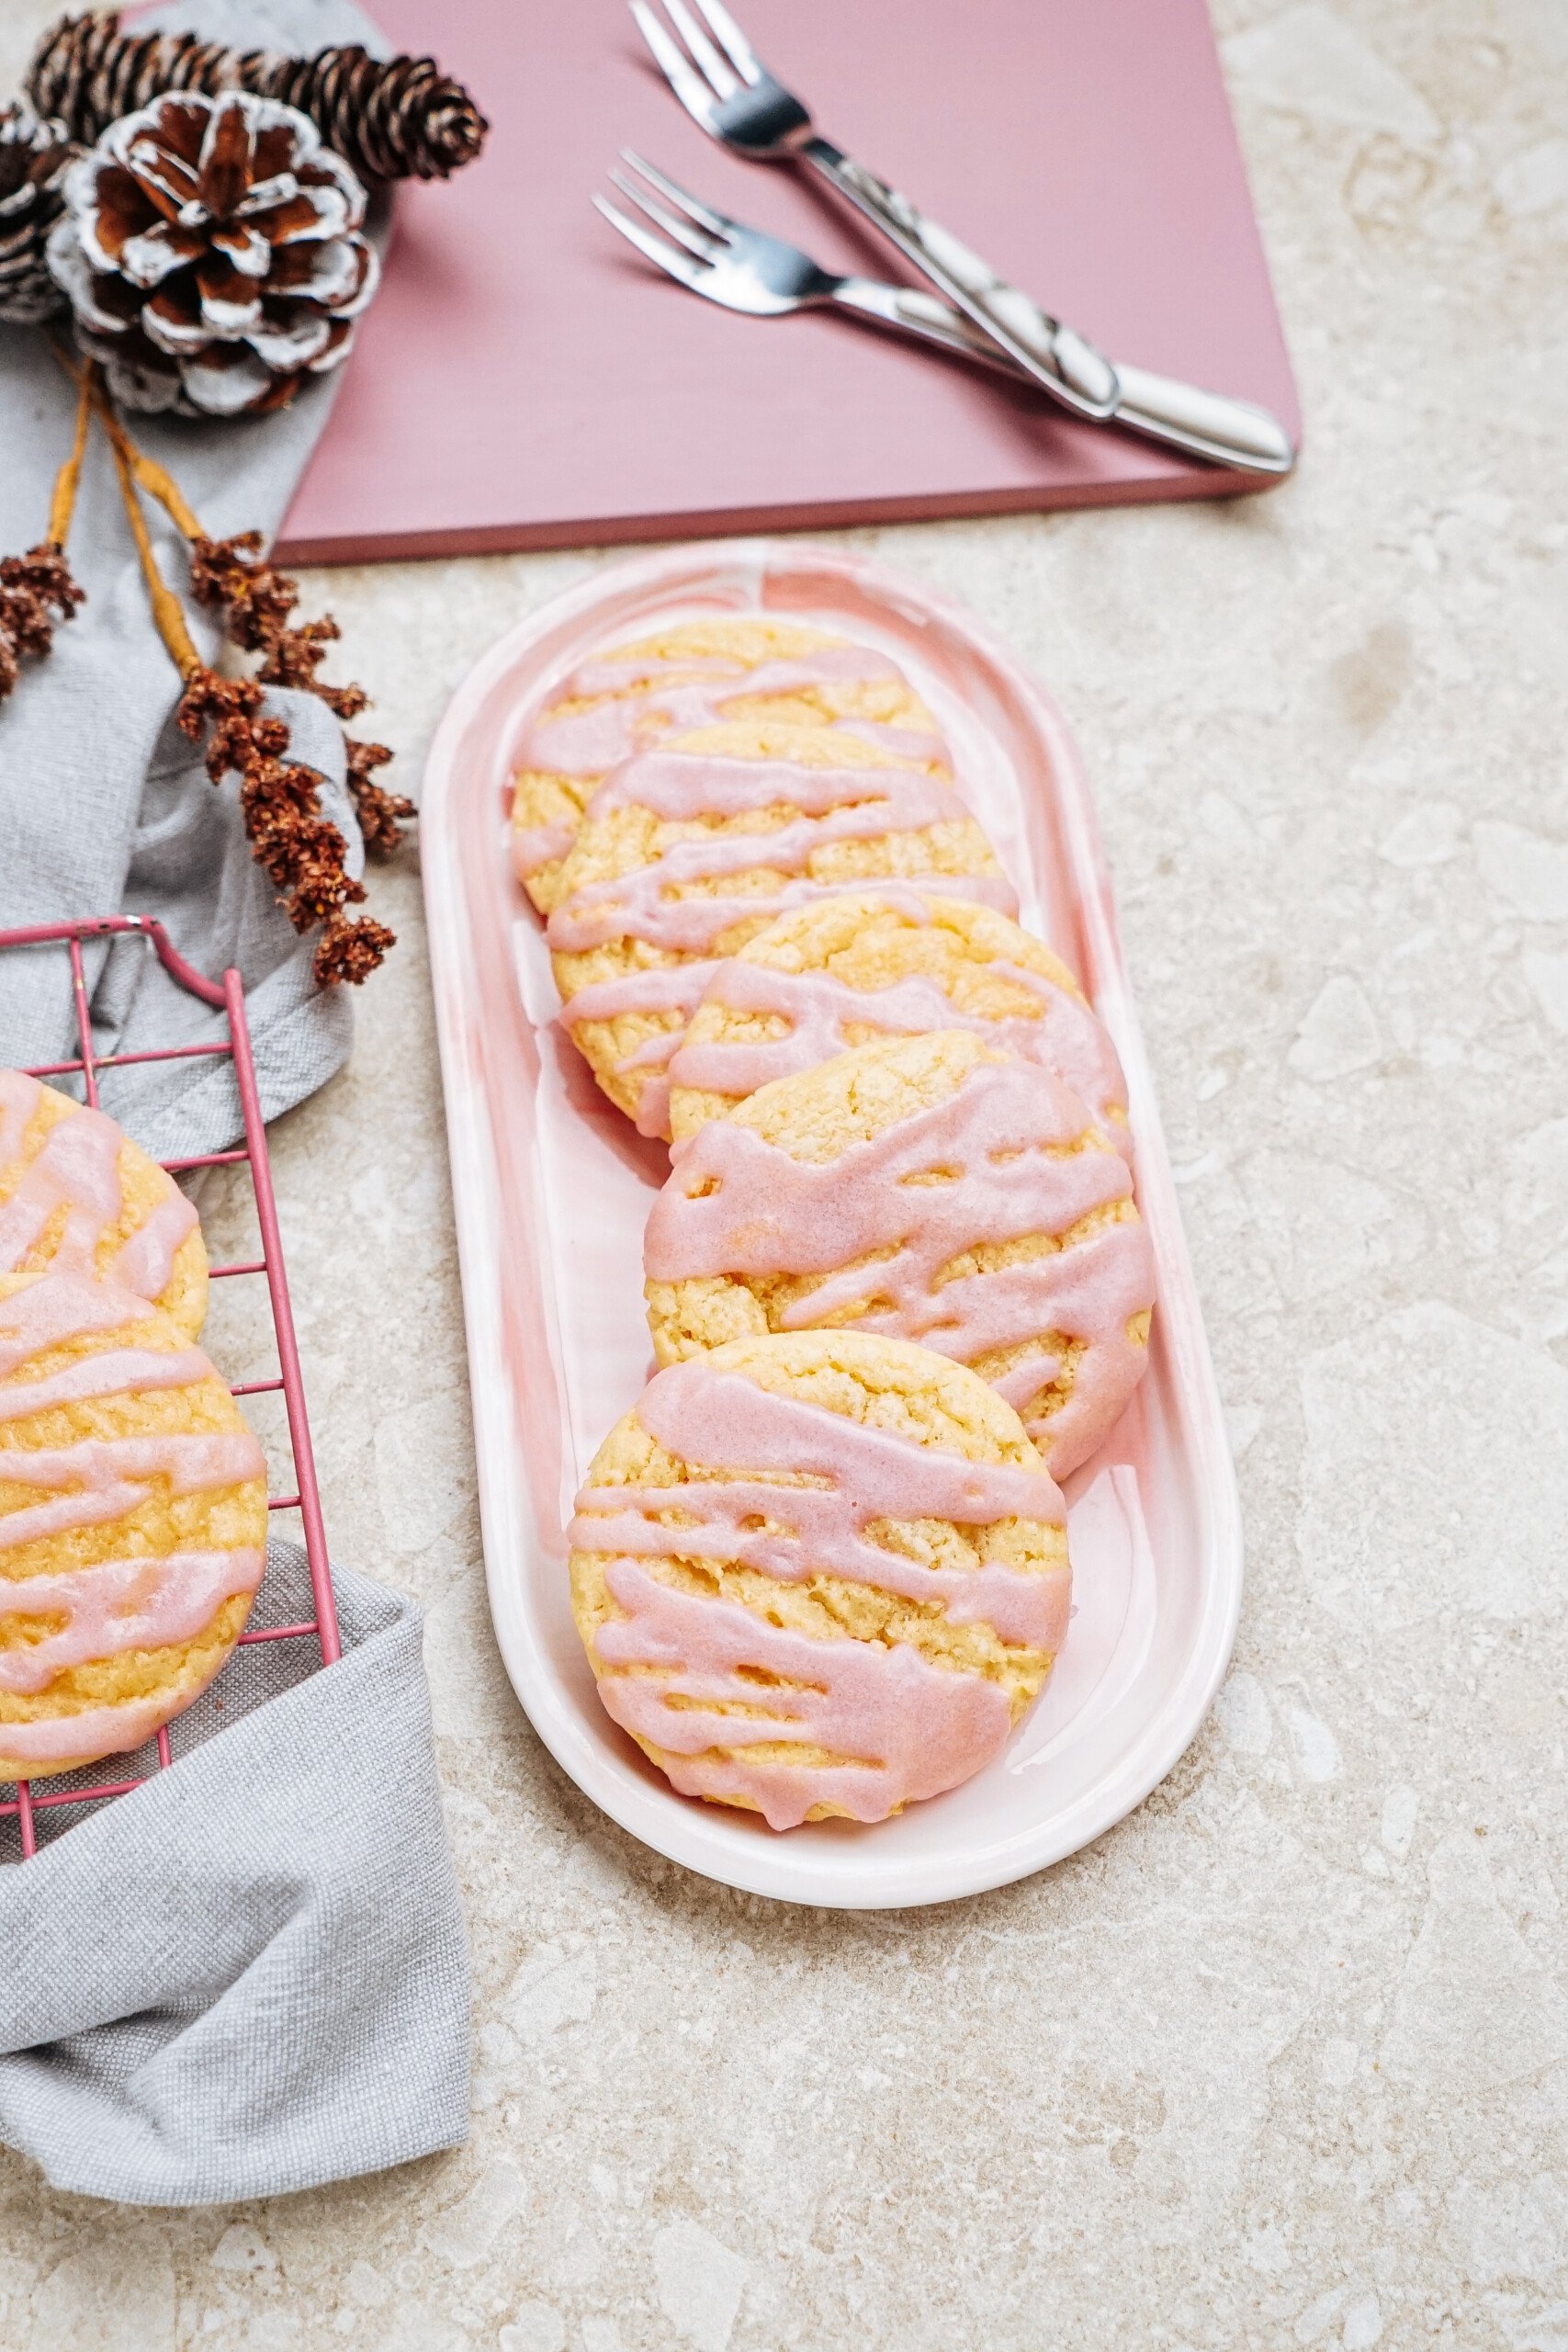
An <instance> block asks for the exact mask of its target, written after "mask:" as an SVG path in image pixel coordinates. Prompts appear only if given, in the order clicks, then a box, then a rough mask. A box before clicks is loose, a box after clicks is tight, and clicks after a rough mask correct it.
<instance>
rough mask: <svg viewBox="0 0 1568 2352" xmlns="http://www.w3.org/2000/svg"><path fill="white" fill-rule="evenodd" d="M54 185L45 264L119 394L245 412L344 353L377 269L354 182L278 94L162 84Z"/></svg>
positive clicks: (287, 392) (284, 393)
mask: <svg viewBox="0 0 1568 2352" xmlns="http://www.w3.org/2000/svg"><path fill="white" fill-rule="evenodd" d="M64 194H65V203H66V211H65V214H64V217H63V218H62V220H60V221H59V222H58V223H57V225H56V227H55V229H54V231H53V233H52V234H51V237H50V240H49V266H50V268H51V270H52V271H53V273H54V276H55V277H56V278H57V279H58V281H59V283H60V284H61V286H62V287H63V288H64V289H65V292H66V295H67V296H68V298H69V300H70V302H71V307H72V309H73V311H74V312H75V315H76V333H77V338H78V340H79V341H80V343H81V344H82V345H83V348H84V349H85V350H86V351H88V352H89V353H91V355H92V356H93V357H95V358H96V359H99V360H101V361H102V363H103V366H104V369H105V372H106V375H107V380H108V389H109V391H110V393H111V395H112V396H113V398H114V399H115V400H116V401H118V402H119V403H120V404H121V405H122V406H124V407H126V408H130V409H154V410H155V409H174V410H177V411H178V412H180V413H182V414H184V415H188V416H239V415H254V414H257V413H260V412H262V411H265V410H268V409H275V408H282V407H283V406H284V405H285V404H286V403H287V402H288V401H290V400H292V398H293V397H294V394H295V393H296V392H297V391H298V390H299V386H300V385H301V384H302V383H303V382H304V380H305V379H306V378H307V376H311V375H321V374H322V373H323V372H324V371H325V370H326V369H328V368H335V367H337V366H338V365H339V364H340V362H341V361H343V360H344V359H345V358H346V357H347V356H348V352H349V347H350V345H351V344H352V342H353V339H354V321H355V319H356V318H357V317H358V315H359V313H360V311H363V310H364V308H365V306H366V304H367V302H368V301H369V300H370V298H371V296H372V295H373V294H374V292H375V290H376V285H377V280H378V276H379V266H378V261H377V257H376V254H375V251H374V249H373V248H372V247H371V246H370V245H369V244H368V243H367V241H366V239H365V238H364V237H362V236H361V235H360V234H359V224H360V222H361V221H362V220H364V218H365V190H364V188H363V187H361V186H360V183H359V181H358V180H357V179H356V178H355V175H354V173H353V172H352V171H351V170H350V169H349V167H348V165H347V164H345V163H344V161H343V160H342V158H341V157H340V156H337V155H334V154H333V153H330V152H329V151H328V150H327V149H326V148H325V147H323V146H322V144H321V135H320V133H319V132H318V131H317V130H316V127H315V125H314V123H312V122H310V121H309V120H308V119H307V118H306V117H305V116H304V115H302V114H299V113H298V112H297V111H296V110H295V109H294V108H293V107H285V106H280V105H278V104H277V103H276V100H273V99H270V98H258V97H253V96H251V95H250V93H249V92H248V91H240V90H235V91H231V92H229V93H227V94H226V95H225V96H221V97H219V98H209V97H206V96H202V95H200V94H199V93H197V92H195V91H187V92H181V93H171V94H170V95H169V96H166V97H162V98H158V99H156V100H154V102H153V104H152V106H150V107H144V108H143V109H142V110H141V112H140V113H137V114H130V115H126V116H125V117H123V118H122V119H121V120H119V121H118V122H116V123H113V124H111V125H110V127H109V129H108V130H106V131H105V133H104V135H103V137H102V138H101V139H100V140H99V141H98V143H97V145H96V147H95V148H94V149H93V151H92V153H90V154H87V155H84V156H83V157H82V158H81V160H80V161H79V162H77V163H75V164H73V165H72V166H71V168H70V170H69V171H68V172H67V174H66V175H65V183H64Z"/></svg>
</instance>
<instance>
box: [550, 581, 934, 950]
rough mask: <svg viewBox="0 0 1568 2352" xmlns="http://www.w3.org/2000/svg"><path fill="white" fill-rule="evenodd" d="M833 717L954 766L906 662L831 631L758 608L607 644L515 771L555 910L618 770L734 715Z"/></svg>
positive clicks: (572, 680) (815, 721)
mask: <svg viewBox="0 0 1568 2352" xmlns="http://www.w3.org/2000/svg"><path fill="white" fill-rule="evenodd" d="M731 718H733V719H766V720H768V721H770V722H773V723H782V724H784V725H788V726H796V727H828V728H833V729H843V730H845V731H846V732H850V733H859V734H862V735H863V736H864V737H865V738H866V739H867V740H869V741H875V742H880V743H883V744H884V745H885V746H886V748H887V749H889V750H890V751H893V752H896V753H897V755H898V756H899V757H901V758H912V759H916V760H918V761H920V762H922V763H927V764H929V765H931V766H932V767H934V768H939V769H943V770H945V768H946V765H947V753H946V750H945V747H944V746H943V744H942V739H941V737H940V735H939V734H938V732H937V729H936V722H935V720H934V719H933V718H931V713H930V712H929V711H928V710H927V708H926V707H925V705H924V704H923V703H922V702H921V701H920V698H919V695H917V694H916V693H915V691H914V688H913V687H912V686H911V685H910V684H909V683H908V679H907V678H906V677H905V676H904V674H903V673H902V671H901V670H900V669H899V668H898V666H897V663H896V662H891V661H889V660H888V658H887V656H886V654H885V653H877V652H875V651H874V650H873V649H872V648H871V647H869V646H864V645H852V644H851V643H850V642H849V641H848V640H847V639H844V638H841V637H835V636H833V635H831V634H829V631H827V630H825V629H819V628H803V627H801V626H800V625H799V624H798V623H796V622H794V621H782V620H773V619H768V618H764V617H762V616H750V617H748V618H736V619H726V618H723V617H722V616H713V617H711V618H709V619H705V620H694V621H681V622H677V623H675V624H674V625H673V626H671V627H670V628H662V629H655V630H653V631H651V632H650V633H649V635H648V636H646V637H641V638H638V639H637V640H636V641H635V642H634V643H632V644H629V645H615V646H612V647H610V648H608V649H607V650H605V651H604V652H602V653H597V654H595V655H593V656H592V659H591V660H589V661H587V662H583V663H582V665H581V667H580V668H579V669H577V670H575V671H574V672H573V673H572V674H571V676H570V677H569V678H568V679H566V680H565V681H564V683H563V684H561V686H560V687H559V688H558V691H557V693H556V695H555V698H554V700H553V701H551V702H550V703H549V704H548V705H547V707H546V708H545V709H544V710H543V711H542V712H541V713H540V714H539V716H538V717H537V718H536V719H535V720H534V721H533V723H532V725H531V726H530V727H529V729H528V730H527V733H526V734H525V737H524V739H523V741H522V744H521V745H520V747H519V752H518V766H517V769H516V772H515V774H514V775H513V796H512V854H513V864H514V865H515V867H516V870H517V875H518V878H519V879H520V880H521V882H522V884H523V886H524V888H525V890H526V891H527V893H528V895H529V897H530V898H531V899H533V901H534V904H535V905H536V907H537V908H538V909H539V911H540V912H541V914H548V912H549V910H550V909H551V908H552V907H553V906H554V904H555V902H556V899H557V897H558V889H559V882H560V870H561V864H562V861H563V860H564V858H565V856H566V854H567V852H568V851H569V850H570V847H571V845H572V843H573V842H574V841H575V840H576V839H577V834H578V829H579V827H580V826H581V822H582V812H583V810H584V809H585V808H586V807H587V805H588V802H589V800H590V799H591V797H592V794H593V792H594V790H595V789H596V787H597V786H599V785H600V784H601V783H602V782H603V781H604V777H605V776H606V775H608V773H609V771H610V770H611V769H612V768H614V767H618V766H619V765H620V763H621V762H622V761H623V760H625V759H627V758H629V757H630V755H631V754H632V752H636V751H639V750H644V749H646V748H648V747H649V745H650V744H654V743H657V742H658V741H659V740H660V737H665V736H669V735H671V734H680V733H682V732H689V731H690V729H693V728H694V727H706V726H711V725H713V724H714V723H716V721H720V720H724V719H731Z"/></svg>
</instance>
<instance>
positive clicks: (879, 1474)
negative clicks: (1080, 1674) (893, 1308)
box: [570, 1331, 1068, 1829]
mask: <svg viewBox="0 0 1568 2352" xmlns="http://www.w3.org/2000/svg"><path fill="white" fill-rule="evenodd" d="M1064 1517H1065V1514H1064V1507H1063V1502H1062V1498H1061V1494H1060V1492H1059V1490H1058V1489H1057V1487H1056V1485H1055V1481H1054V1480H1053V1479H1052V1478H1051V1477H1050V1476H1048V1475H1047V1474H1046V1473H1045V1472H1044V1471H1043V1469H1042V1467H1041V1464H1040V1460H1039V1457H1038V1455H1037V1454H1036V1453H1034V1450H1033V1448H1032V1446H1031V1445H1030V1443H1029V1442H1028V1440H1027V1438H1026V1437H1025V1435H1024V1432H1023V1428H1022V1425H1021V1422H1020V1421H1019V1419H1018V1416H1017V1415H1016V1414H1015V1413H1014V1412H1013V1411H1012V1410H1011V1408H1010V1407H1009V1406H1007V1405H1005V1404H1004V1403H1003V1402H1002V1400H1001V1398H1000V1397H998V1396H997V1395H996V1394H995V1392H994V1391H993V1390H991V1389H988V1388H987V1386H986V1385H985V1384H984V1383H983V1382H981V1381H979V1380H976V1378H975V1376H974V1374H972V1373H968V1372H965V1371H964V1369H963V1367H962V1366H961V1365H958V1364H954V1363H949V1362H948V1361H947V1360H946V1359H945V1358H944V1357H942V1356H937V1355H932V1354H931V1352H930V1351H929V1350H928V1349H925V1348H917V1347H911V1346H909V1345H908V1344H907V1343H906V1342H905V1341H903V1340H877V1339H868V1338H866V1337H865V1336H863V1334H861V1333H857V1332H849V1331H834V1332H825V1331H814V1332H801V1333H796V1334H795V1335H793V1336H791V1337H789V1338H784V1339H762V1340H739V1341H738V1342H737V1343H736V1344H735V1345H734V1346H733V1347H728V1348H723V1349H720V1350H719V1351H717V1352H716V1354H713V1355H710V1356H706V1357H705V1358H703V1359H701V1360H700V1361H697V1362H694V1363H681V1364H676V1365H673V1366H672V1367H671V1369H670V1370H668V1371H665V1372H660V1373H659V1374H656V1376H655V1377H654V1379H653V1380H652V1381H651V1382H650V1383H649V1385H648V1387H647V1388H646V1389H645V1390H644V1391H643V1394H642V1397H641V1398H640V1399H639V1401H638V1403H637V1407H636V1408H635V1409H634V1410H633V1411H632V1412H630V1413H628V1414H627V1416H626V1419H625V1420H623V1421H622V1422H620V1423H619V1425H618V1426H617V1427H616V1428H615V1429H614V1430H612V1431H611V1432H610V1435H609V1436H608V1437H607V1438H606V1439H605V1441H604V1444H603V1445H602V1446H601V1447H600V1449H599V1451H598V1453H597V1454H596V1455H595V1456H594V1459H593V1462H592V1466H591V1467H590V1470H589V1473H588V1483H587V1485H586V1486H585V1487H583V1489H582V1492H581V1494H580V1495H579V1496H578V1498H577V1513H576V1516H575V1518H574V1519H573V1521H572V1522H571V1526H570V1543H571V1547H572V1549H571V1598H572V1613H573V1615H574V1616H575V1618H576V1620H577V1628H578V1631H579V1633H580V1634H581V1636H582V1639H583V1642H584V1644H585V1645H586V1646H587V1650H588V1657H589V1663H590V1664H591V1665H592V1668H593V1673H594V1676H595V1678H596V1679H597V1682H598V1687H599V1696H600V1698H601V1699H602V1700H603V1701H604V1705H605V1707H606V1709H607V1710H608V1712H609V1713H610V1714H611V1715H612V1716H613V1717H614V1718H615V1722H616V1723H618V1724H620V1725H621V1727H622V1729H623V1730H625V1731H627V1732H629V1733H630V1734H631V1736H632V1737H633V1738H634V1739H635V1740H636V1741H637V1745H638V1747H641V1748H642V1749H643V1751H644V1753H645V1754H646V1755H648V1756H649V1758H651V1759H652V1761H653V1762H654V1763H655V1764H657V1765H658V1767H659V1769H660V1771H661V1772H663V1773H665V1774H666V1775H667V1776H668V1777H669V1779H670V1780H671V1781H672V1782H673V1783H674V1785H675V1787H676V1788H677V1789H679V1790H681V1791H682V1792H683V1793H684V1794H686V1795H688V1796H700V1797H706V1798H708V1799H709V1800H710V1801H711V1802H713V1803H715V1804H733V1805H740V1806H743V1807H746V1808H749V1809H750V1810H752V1811H755V1812H758V1813H761V1815H764V1817H765V1818H766V1820H767V1822H768V1824H769V1826H771V1827H772V1828H774V1829H792V1828H794V1827H795V1826H797V1825H798V1824H799V1823H801V1822H803V1821H820V1820H822V1819H824V1818H825V1817H826V1816H827V1815H831V1814H840V1815H845V1816H847V1817H848V1818H849V1819H851V1820H852V1821H884V1820H886V1818H887V1816H888V1815H889V1814H893V1813H897V1812H898V1811H899V1809H900V1807H902V1806H903V1805H906V1804H909V1803H910V1802H911V1801H913V1800H914V1799H916V1798H919V1797H931V1796H936V1795H938V1794H940V1792H942V1790H943V1789H951V1788H953V1787H955V1786H956V1785H957V1783H958V1782H959V1781H965V1780H967V1779H968V1778H969V1777H970V1775H971V1774H972V1773H975V1772H977V1771H979V1770H981V1768H982V1767H983V1766H984V1765H986V1764H988V1763H989V1762H990V1761H991V1759H992V1758H993V1757H994V1756H996V1755H997V1753H998V1750H999V1749H1000V1747H1001V1746H1002V1744H1003V1742H1004V1741H1005V1740H1006V1738H1007V1736H1008V1733H1009V1731H1010V1729H1011V1727H1012V1725H1013V1724H1015V1723H1016V1722H1017V1721H1018V1719H1019V1718H1020V1716H1021V1714H1022V1713H1023V1711H1024V1709H1025V1708H1026V1707H1027V1706H1028V1705H1029V1703H1030V1702H1031V1700H1032V1699H1033V1698H1034V1697H1035V1695H1036V1693H1037V1692H1038V1691H1039V1690H1040V1688H1041V1686H1042V1684H1043V1682H1044V1680H1045V1678H1046V1676H1047V1675H1048V1674H1049V1672H1050V1670H1051V1665H1052V1661H1053V1659H1054V1658H1055V1654H1056V1652H1057V1650H1058V1649H1059V1648H1060V1646H1061V1643H1062V1639H1063V1636H1064V1634H1066V1624H1067V1605H1068V1569H1067V1539H1066V1526H1065V1524H1064Z"/></svg>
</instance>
